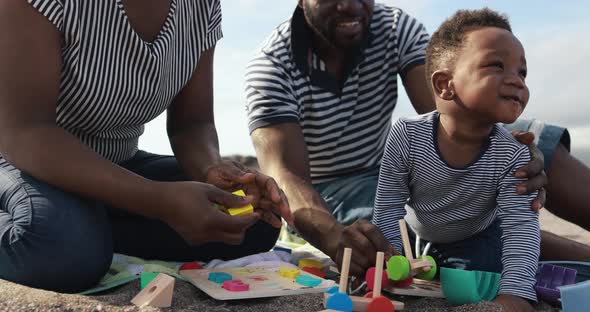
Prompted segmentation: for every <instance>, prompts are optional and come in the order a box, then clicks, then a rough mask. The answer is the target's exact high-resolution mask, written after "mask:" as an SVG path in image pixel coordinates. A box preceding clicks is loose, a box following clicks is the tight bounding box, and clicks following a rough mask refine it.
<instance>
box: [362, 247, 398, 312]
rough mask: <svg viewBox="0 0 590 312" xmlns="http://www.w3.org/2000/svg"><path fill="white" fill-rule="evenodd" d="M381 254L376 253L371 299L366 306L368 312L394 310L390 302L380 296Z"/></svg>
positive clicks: (392, 311) (381, 276)
mask: <svg viewBox="0 0 590 312" xmlns="http://www.w3.org/2000/svg"><path fill="white" fill-rule="evenodd" d="M383 257H384V254H383V252H381V251H380V252H377V263H376V264H375V281H374V282H373V298H372V300H371V301H369V303H368V305H367V311H368V312H394V311H395V308H394V305H393V303H392V302H391V300H389V299H388V298H386V297H384V296H381V285H382V284H381V282H382V278H383V274H382V273H383Z"/></svg>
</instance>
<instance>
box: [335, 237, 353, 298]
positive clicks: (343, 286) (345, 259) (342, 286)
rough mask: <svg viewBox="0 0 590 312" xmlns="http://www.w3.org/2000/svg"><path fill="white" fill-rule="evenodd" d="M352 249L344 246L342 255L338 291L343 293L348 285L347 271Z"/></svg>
mask: <svg viewBox="0 0 590 312" xmlns="http://www.w3.org/2000/svg"><path fill="white" fill-rule="evenodd" d="M351 255H352V249H350V248H344V256H343V257H342V270H341V271H340V288H339V289H338V291H339V292H341V293H343V294H345V293H346V288H347V286H348V271H349V270H350V256H351Z"/></svg>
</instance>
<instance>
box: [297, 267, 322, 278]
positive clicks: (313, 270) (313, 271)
mask: <svg viewBox="0 0 590 312" xmlns="http://www.w3.org/2000/svg"><path fill="white" fill-rule="evenodd" d="M302 270H303V271H305V272H307V273H309V274H313V275H315V276H318V277H321V278H325V277H326V273H324V271H322V270H320V269H318V268H310V267H304V268H303V269H302Z"/></svg>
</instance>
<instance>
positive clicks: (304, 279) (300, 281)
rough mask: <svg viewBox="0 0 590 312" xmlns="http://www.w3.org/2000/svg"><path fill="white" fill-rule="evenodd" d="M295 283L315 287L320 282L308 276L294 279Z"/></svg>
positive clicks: (299, 276)
mask: <svg viewBox="0 0 590 312" xmlns="http://www.w3.org/2000/svg"><path fill="white" fill-rule="evenodd" d="M295 282H297V283H298V284H301V285H303V286H307V287H316V286H318V285H319V284H321V283H322V280H321V279H319V278H315V277H311V276H309V275H298V276H297V277H296V278H295Z"/></svg>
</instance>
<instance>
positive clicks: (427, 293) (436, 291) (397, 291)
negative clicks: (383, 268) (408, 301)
mask: <svg viewBox="0 0 590 312" xmlns="http://www.w3.org/2000/svg"><path fill="white" fill-rule="evenodd" d="M404 281H406V280H404ZM411 282H412V283H411V284H410V285H407V286H405V287H399V286H396V285H395V284H394V285H387V286H386V287H385V288H383V291H385V292H388V293H390V294H394V295H400V296H416V297H430V298H444V297H445V295H444V294H443V291H442V287H441V285H440V283H439V282H435V281H426V280H420V279H413V280H412V281H411Z"/></svg>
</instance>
